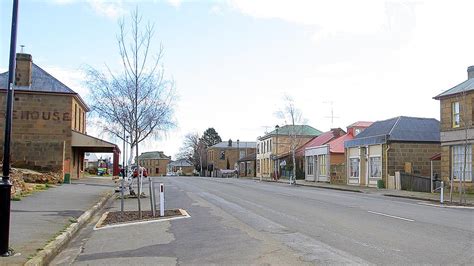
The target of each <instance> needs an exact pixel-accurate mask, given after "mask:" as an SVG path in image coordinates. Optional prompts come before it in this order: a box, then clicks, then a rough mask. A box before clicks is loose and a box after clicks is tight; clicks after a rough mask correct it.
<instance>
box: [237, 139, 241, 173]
mask: <svg viewBox="0 0 474 266" xmlns="http://www.w3.org/2000/svg"><path fill="white" fill-rule="evenodd" d="M237 158H238V159H237V178H239V177H240V162H239V160H240V142H239V140H237Z"/></svg>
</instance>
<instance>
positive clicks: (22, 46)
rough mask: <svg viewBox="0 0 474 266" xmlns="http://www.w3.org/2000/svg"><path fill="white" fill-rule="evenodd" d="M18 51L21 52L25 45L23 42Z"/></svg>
mask: <svg viewBox="0 0 474 266" xmlns="http://www.w3.org/2000/svg"><path fill="white" fill-rule="evenodd" d="M20 48H21V49H20V53H23V48H25V45H24V44H20Z"/></svg>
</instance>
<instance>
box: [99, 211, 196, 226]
mask: <svg viewBox="0 0 474 266" xmlns="http://www.w3.org/2000/svg"><path fill="white" fill-rule="evenodd" d="M159 215H160V211H159V210H157V211H156V216H153V214H152V212H151V211H142V218H141V219H140V218H139V216H138V211H124V212H121V211H113V212H106V213H104V214H103V215H102V217H101V218H100V220H99V222H98V223H97V225H96V226H95V227H96V228H97V229H100V228H103V227H109V226H116V225H117V226H118V225H128V224H132V223H140V222H150V221H159V220H164V219H166V220H169V219H170V218H179V217H183V218H184V217H189V215H188V213H187V212H186V211H185V210H182V209H171V210H165V215H164V216H163V217H160V216H159Z"/></svg>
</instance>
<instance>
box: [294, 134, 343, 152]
mask: <svg viewBox="0 0 474 266" xmlns="http://www.w3.org/2000/svg"><path fill="white" fill-rule="evenodd" d="M338 132H339V134H338ZM341 132H342V133H343V134H344V133H345V131H344V130H342V129H340V128H337V129H333V130H330V131H327V132H324V133H323V134H321V135H319V136H318V137H315V138H313V139H311V140H310V141H308V142H306V144H304V145H303V146H301V147H300V148H298V150H297V151H296V155H297V156H303V155H304V150H305V149H307V148H311V147H318V146H321V145H324V144H326V143H328V142H329V141H331V140H333V139H335V138H337V137H338V136H340V133H341Z"/></svg>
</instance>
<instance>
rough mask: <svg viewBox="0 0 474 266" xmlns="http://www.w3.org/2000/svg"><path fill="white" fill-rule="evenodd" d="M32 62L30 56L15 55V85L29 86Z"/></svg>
mask: <svg viewBox="0 0 474 266" xmlns="http://www.w3.org/2000/svg"><path fill="white" fill-rule="evenodd" d="M32 64H33V60H32V57H31V55H30V54H22V53H17V54H16V70H15V85H16V86H28V87H29V86H30V85H31V68H32Z"/></svg>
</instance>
